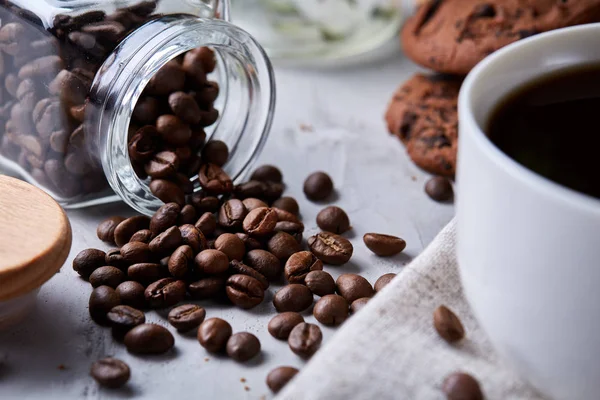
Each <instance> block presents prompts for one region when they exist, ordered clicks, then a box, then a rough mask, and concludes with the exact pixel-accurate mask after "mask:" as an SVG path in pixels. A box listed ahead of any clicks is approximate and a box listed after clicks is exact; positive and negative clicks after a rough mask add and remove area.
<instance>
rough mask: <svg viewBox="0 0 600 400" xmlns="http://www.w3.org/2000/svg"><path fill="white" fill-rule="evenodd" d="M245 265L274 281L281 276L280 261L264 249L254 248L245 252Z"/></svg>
mask: <svg viewBox="0 0 600 400" xmlns="http://www.w3.org/2000/svg"><path fill="white" fill-rule="evenodd" d="M244 261H245V263H246V265H248V266H249V267H250V268H252V269H254V270H256V271H258V272H260V273H261V274H262V275H263V276H264V277H265V278H267V279H268V280H269V281H274V280H276V279H278V278H279V276H281V262H280V261H279V259H278V258H277V257H275V256H274V255H273V254H271V253H269V252H268V251H266V250H262V249H255V250H251V251H249V252H248V253H246V257H245V258H244Z"/></svg>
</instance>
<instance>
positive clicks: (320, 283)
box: [304, 271, 335, 296]
mask: <svg viewBox="0 0 600 400" xmlns="http://www.w3.org/2000/svg"><path fill="white" fill-rule="evenodd" d="M304 283H305V285H306V287H308V288H309V289H310V291H311V292H313V294H316V295H317V296H325V295H328V294H334V293H335V281H334V280H333V277H332V276H331V275H330V274H329V273H327V272H325V271H311V272H309V273H308V274H307V275H306V278H304Z"/></svg>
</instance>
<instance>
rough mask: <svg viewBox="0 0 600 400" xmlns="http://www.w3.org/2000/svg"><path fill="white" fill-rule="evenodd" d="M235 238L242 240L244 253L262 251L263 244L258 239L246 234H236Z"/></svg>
mask: <svg viewBox="0 0 600 400" xmlns="http://www.w3.org/2000/svg"><path fill="white" fill-rule="evenodd" d="M235 235H236V236H237V237H239V238H240V239H242V242H244V247H245V248H246V252H249V251H252V250H257V249H262V247H263V244H262V242H260V241H259V240H258V239H256V238H254V237H252V236H250V235H248V234H247V233H242V232H238V233H236V234H235Z"/></svg>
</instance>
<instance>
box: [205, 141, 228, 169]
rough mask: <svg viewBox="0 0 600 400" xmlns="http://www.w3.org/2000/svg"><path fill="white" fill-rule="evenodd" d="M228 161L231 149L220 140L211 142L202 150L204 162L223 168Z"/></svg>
mask: <svg viewBox="0 0 600 400" xmlns="http://www.w3.org/2000/svg"><path fill="white" fill-rule="evenodd" d="M228 159H229V148H228V147H227V145H226V144H225V143H224V142H222V141H220V140H209V141H208V142H206V145H204V148H203V149H202V160H203V161H204V162H207V163H211V164H216V165H218V166H219V167H222V166H223V165H225V163H226V162H227V160H228Z"/></svg>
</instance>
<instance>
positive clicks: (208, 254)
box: [194, 249, 229, 275]
mask: <svg viewBox="0 0 600 400" xmlns="http://www.w3.org/2000/svg"><path fill="white" fill-rule="evenodd" d="M194 263H195V265H196V268H198V270H199V271H200V272H202V273H205V274H209V275H216V274H221V273H223V272H225V271H227V269H229V259H228V258H227V255H226V254H225V253H223V252H222V251H219V250H212V249H208V250H203V251H201V252H200V253H198V255H197V256H196V258H195V259H194Z"/></svg>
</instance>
